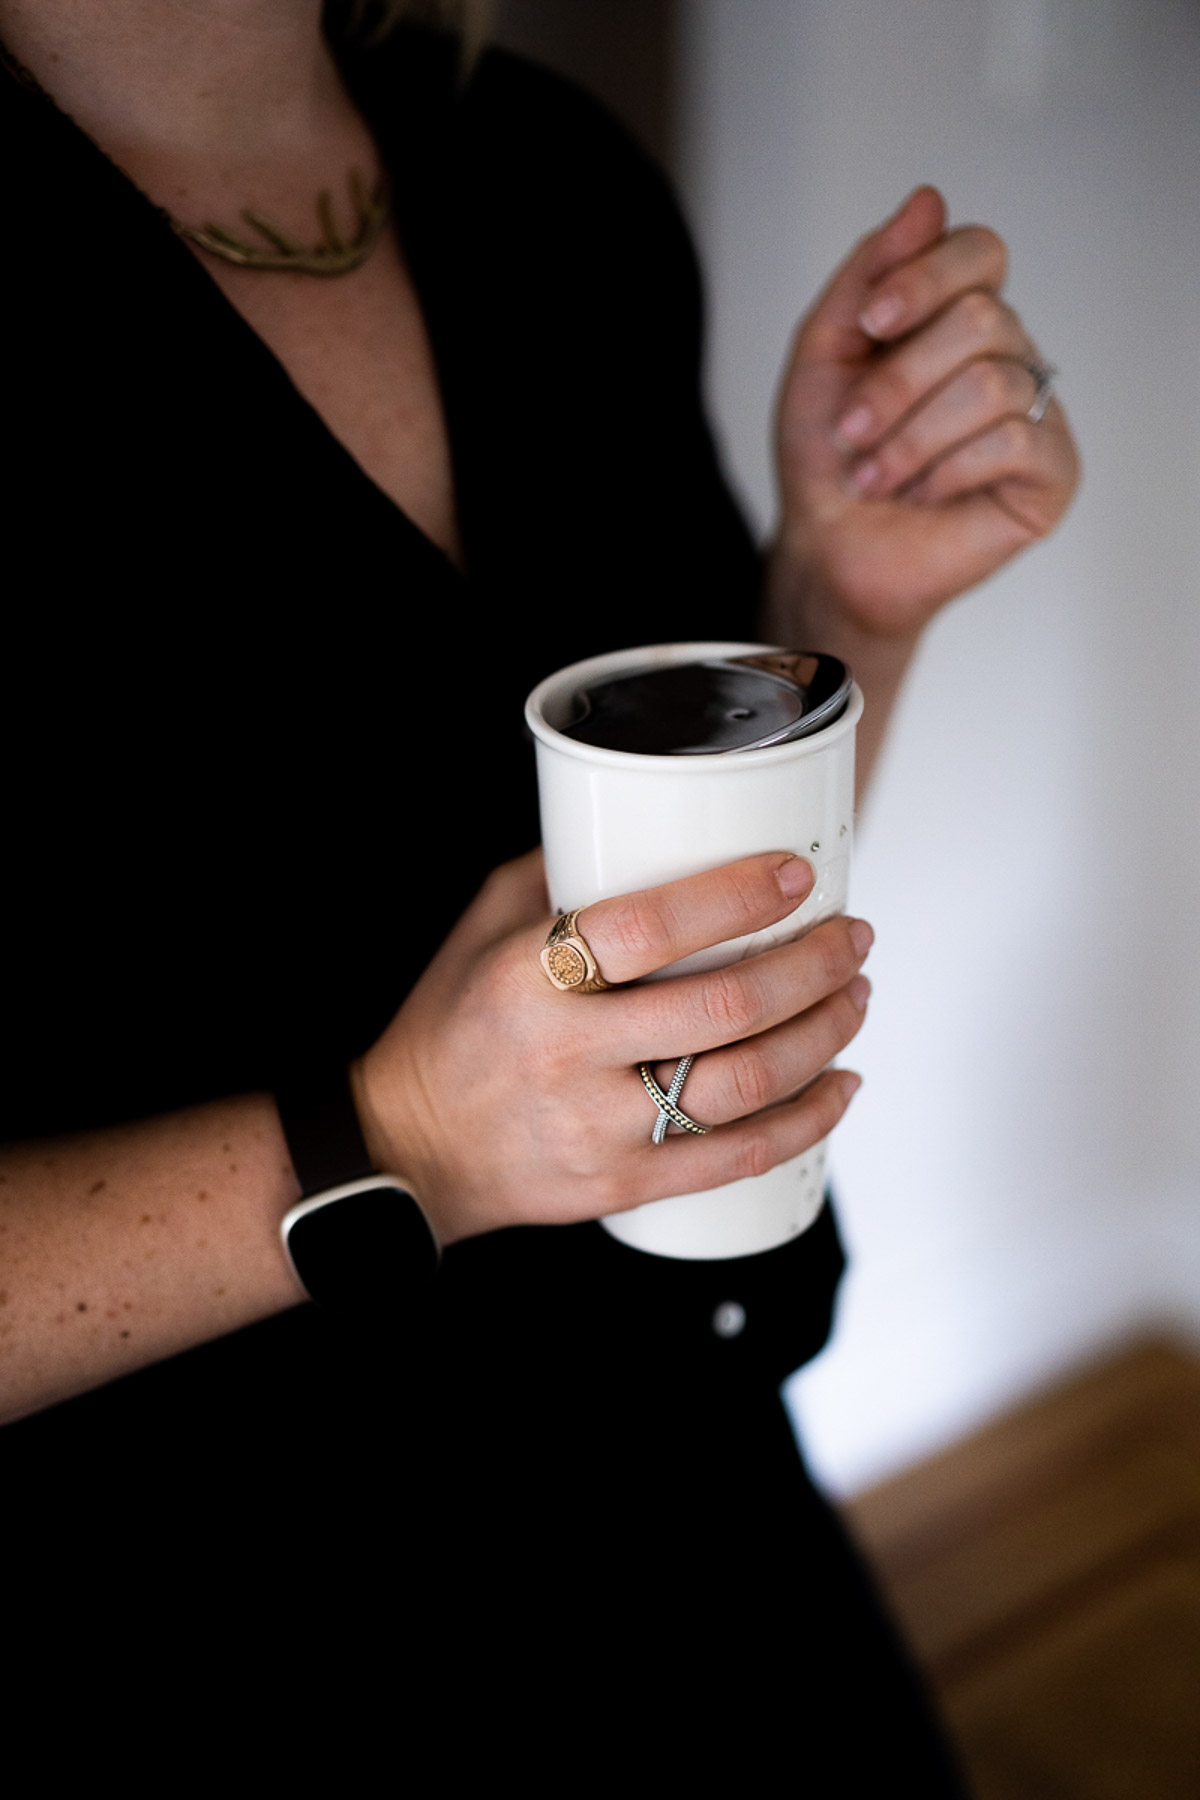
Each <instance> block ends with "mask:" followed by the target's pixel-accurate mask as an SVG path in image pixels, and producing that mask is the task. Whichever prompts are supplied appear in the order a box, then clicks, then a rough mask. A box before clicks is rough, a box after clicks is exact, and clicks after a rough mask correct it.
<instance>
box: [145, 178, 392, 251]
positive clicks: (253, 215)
mask: <svg viewBox="0 0 1200 1800" xmlns="http://www.w3.org/2000/svg"><path fill="white" fill-rule="evenodd" d="M349 181H350V197H351V199H352V200H353V202H354V210H355V212H356V214H357V216H358V218H357V232H356V235H355V237H354V239H353V241H352V242H350V243H347V242H346V240H345V239H344V238H343V237H342V236H341V235H340V234H339V232H338V229H337V226H336V225H335V224H334V219H333V202H332V200H331V199H330V196H329V193H328V191H327V190H326V191H325V192H322V193H320V194H318V195H317V218H318V219H319V221H320V224H321V230H322V232H323V234H324V236H323V238H322V241H321V242H320V243H319V244H317V245H316V246H315V247H314V248H312V249H309V248H308V246H307V245H305V244H300V243H297V241H296V239H295V238H294V237H290V236H289V235H288V233H287V232H286V231H281V230H280V229H279V227H278V225H273V224H272V223H271V221H270V219H265V218H264V217H263V215H262V214H261V213H260V212H255V211H254V209H253V208H252V207H249V206H247V207H243V209H242V217H243V219H244V220H245V221H246V223H247V225H250V226H253V228H254V230H255V231H257V232H258V234H259V236H260V237H263V238H265V239H266V241H267V243H268V244H269V245H270V248H269V249H267V250H264V249H262V248H260V247H259V245H257V244H247V243H245V242H243V240H242V239H241V238H237V237H234V235H233V233H232V232H231V231H226V230H225V228H224V226H222V225H212V224H209V225H205V226H204V227H203V228H202V229H199V228H197V227H196V226H194V225H185V224H183V223H182V221H181V220H179V219H176V218H174V217H172V218H171V225H172V227H173V229H174V230H175V231H177V232H178V233H179V235H180V237H182V238H187V240H188V242H189V243H191V244H198V245H199V246H200V248H201V249H202V250H207V251H208V252H209V253H210V255H212V256H219V257H221V258H223V260H224V261H225V262H231V263H236V264H237V266H238V267H239V268H240V269H284V270H289V271H290V272H291V273H292V274H294V275H349V273H350V272H351V270H352V269H357V268H359V267H360V266H361V264H363V263H365V262H366V260H367V258H368V256H370V254H371V252H372V250H373V249H374V248H375V245H376V243H377V242H378V240H379V234H380V232H381V231H382V230H383V227H384V225H385V223H386V222H387V216H388V213H389V211H390V210H391V194H390V192H389V190H388V182H387V177H386V176H381V177H380V180H379V185H378V186H377V187H376V189H375V192H374V193H373V194H370V193H368V192H367V184H366V182H365V181H364V180H363V178H362V176H361V175H360V174H359V172H358V170H357V169H351V171H350V178H349Z"/></svg>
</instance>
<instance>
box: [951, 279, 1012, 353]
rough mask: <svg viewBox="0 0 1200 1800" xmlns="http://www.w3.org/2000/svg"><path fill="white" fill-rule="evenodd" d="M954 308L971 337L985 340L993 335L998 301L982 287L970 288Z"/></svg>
mask: <svg viewBox="0 0 1200 1800" xmlns="http://www.w3.org/2000/svg"><path fill="white" fill-rule="evenodd" d="M955 310H956V311H957V313H958V315H959V318H960V320H961V321H962V323H963V324H964V325H965V327H966V329H967V330H968V331H969V333H970V334H971V336H972V337H974V338H978V339H980V340H983V341H986V340H987V339H988V338H990V337H992V336H994V334H995V329H996V325H997V323H998V320H999V315H1000V310H1001V309H1000V303H999V301H998V300H997V299H996V296H995V295H994V294H989V293H987V292H986V290H985V289H983V288H972V289H971V291H970V293H968V294H963V295H962V297H961V298H960V299H959V300H958V301H957V303H956V307H955Z"/></svg>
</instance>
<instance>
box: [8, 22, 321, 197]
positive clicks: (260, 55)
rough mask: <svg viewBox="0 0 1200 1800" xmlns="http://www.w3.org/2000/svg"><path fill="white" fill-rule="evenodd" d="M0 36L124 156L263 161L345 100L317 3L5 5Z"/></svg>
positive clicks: (308, 135) (306, 134)
mask: <svg viewBox="0 0 1200 1800" xmlns="http://www.w3.org/2000/svg"><path fill="white" fill-rule="evenodd" d="M0 37H2V38H3V40H4V42H5V44H6V45H7V46H8V48H9V50H10V52H11V53H12V54H13V55H14V56H15V57H16V59H17V60H18V61H19V62H21V63H23V64H24V65H25V67H26V68H28V69H29V70H30V72H31V74H33V75H34V77H35V78H36V79H37V80H38V81H39V82H40V83H41V85H42V86H43V87H44V88H45V89H46V90H47V92H48V93H50V94H51V95H53V97H54V99H55V100H56V101H57V102H58V104H59V105H60V106H61V107H62V108H63V109H64V111H66V112H69V113H70V114H71V116H72V117H73V118H74V119H75V120H76V121H77V123H78V124H80V125H82V126H83V127H84V129H85V130H87V131H88V132H89V133H90V134H91V135H92V136H93V137H95V138H96V139H97V141H98V142H99V143H101V144H102V145H103V146H104V147H105V148H106V149H107V150H109V151H110V153H111V154H114V155H116V156H117V157H118V159H119V160H120V159H122V157H123V156H124V155H132V157H133V159H134V160H135V161H137V160H141V159H143V158H144V157H145V156H146V155H147V154H152V155H159V156H162V155H166V156H171V157H174V158H188V157H195V158H198V159H200V158H208V159H211V158H213V157H217V158H219V159H220V160H221V161H222V162H223V163H224V164H225V165H226V166H229V165H231V164H235V163H241V164H247V165H257V166H261V165H262V164H263V162H264V160H265V161H267V162H274V161H276V160H278V159H281V158H286V157H287V156H288V155H289V153H290V152H292V151H293V150H294V149H295V148H296V147H298V146H300V145H303V144H305V143H311V142H312V139H313V136H314V134H318V135H319V134H320V133H321V132H322V130H323V129H324V128H326V127H327V123H328V117H329V114H330V112H331V109H332V110H336V108H337V106H338V104H339V102H340V103H341V104H342V105H344V104H345V102H344V97H342V96H341V93H340V88H339V84H338V81H337V76H336V72H335V70H334V68H333V64H332V60H331V58H330V56H329V54H328V51H327V50H326V47H325V44H324V40H323V38H322V35H321V5H320V0H103V3H102V4H97V0H0Z"/></svg>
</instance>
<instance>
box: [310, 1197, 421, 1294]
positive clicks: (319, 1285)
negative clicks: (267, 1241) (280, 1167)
mask: <svg viewBox="0 0 1200 1800" xmlns="http://www.w3.org/2000/svg"><path fill="white" fill-rule="evenodd" d="M287 1247H288V1252H289V1254H290V1256H291V1259H292V1263H293V1265H294V1267H295V1270H296V1273H297V1275H298V1276H299V1277H300V1280H301V1281H302V1282H303V1284H304V1287H305V1289H306V1290H307V1292H308V1293H309V1295H310V1296H311V1298H312V1299H314V1300H316V1301H317V1302H318V1304H319V1305H321V1306H329V1307H336V1308H337V1310H338V1311H340V1312H350V1313H354V1314H356V1315H365V1314H366V1313H368V1312H369V1311H375V1312H377V1313H379V1312H383V1311H386V1312H387V1313H388V1314H392V1315H394V1314H395V1312H396V1310H397V1308H403V1307H404V1306H405V1305H406V1304H407V1303H411V1301H412V1300H413V1299H414V1298H415V1297H416V1296H417V1295H419V1294H423V1293H424V1292H425V1290H426V1289H427V1288H428V1286H429V1283H430V1281H431V1280H432V1278H433V1276H434V1273H435V1272H436V1269H437V1262H438V1253H437V1246H436V1244H435V1243H434V1240H433V1234H432V1232H431V1231H430V1229H429V1226H428V1224H427V1223H426V1220H425V1215H424V1213H423V1212H422V1211H421V1209H420V1207H419V1206H418V1205H417V1203H416V1201H415V1200H414V1199H413V1197H412V1195H411V1194H409V1193H406V1192H405V1190H404V1189H403V1188H402V1187H397V1186H395V1185H394V1184H393V1183H387V1184H382V1183H381V1184H380V1185H378V1186H372V1187H368V1188H364V1189H363V1190H362V1191H360V1192H358V1193H350V1194H342V1195H340V1196H333V1197H331V1198H329V1199H325V1198H324V1197H323V1196H317V1198H316V1200H315V1201H314V1203H313V1204H312V1205H311V1206H309V1207H308V1208H306V1209H304V1210H302V1211H300V1212H299V1215H298V1216H297V1217H296V1218H294V1219H293V1221H292V1224H291V1226H290V1228H289V1229H288V1233H287Z"/></svg>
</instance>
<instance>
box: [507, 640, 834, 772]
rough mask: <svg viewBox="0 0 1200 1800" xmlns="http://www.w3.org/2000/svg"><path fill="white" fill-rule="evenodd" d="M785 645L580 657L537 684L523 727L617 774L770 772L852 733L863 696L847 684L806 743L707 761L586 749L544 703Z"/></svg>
mask: <svg viewBox="0 0 1200 1800" xmlns="http://www.w3.org/2000/svg"><path fill="white" fill-rule="evenodd" d="M789 648H791V646H788V645H786V644H751V643H728V642H725V641H719V640H711V641H703V642H693V643H671V644H640V645H637V646H635V647H633V648H631V649H628V650H609V651H606V652H605V653H604V654H603V655H602V656H589V657H585V658H584V659H583V661H582V662H577V663H568V664H567V666H566V667H565V668H563V669H556V670H555V672H554V674H553V675H547V676H545V677H544V678H543V680H541V681H539V682H538V684H537V686H536V687H535V688H534V689H533V691H532V692H531V693H530V695H529V697H528V699H527V700H526V702H525V722H526V724H527V725H528V726H529V729H530V731H532V733H533V734H534V736H535V738H537V740H538V742H539V743H542V744H544V745H545V746H546V747H547V749H550V750H554V751H557V752H558V753H559V754H560V755H563V756H573V757H575V758H577V759H578V760H579V761H580V762H586V763H591V764H592V765H593V767H599V768H620V769H630V770H632V769H639V768H640V769H658V770H660V771H661V769H662V767H663V764H664V763H670V764H671V769H672V773H673V774H674V773H675V772H676V771H678V773H680V774H684V773H687V774H693V775H715V774H717V773H720V772H728V773H730V774H736V773H737V772H738V771H739V770H743V771H744V770H746V769H748V768H763V767H769V766H770V765H771V764H772V763H780V762H791V761H793V760H795V759H796V758H797V757H801V756H814V755H816V754H817V753H818V752H819V751H821V750H824V749H826V748H827V747H828V746H830V745H831V744H833V743H836V742H837V741H838V740H839V739H840V738H842V737H844V736H845V734H846V732H848V731H853V729H854V727H855V726H856V725H857V724H858V721H859V719H860V718H861V717H862V710H863V696H862V690H861V689H860V687H859V685H858V683H857V682H856V681H852V683H851V687H850V697H849V699H848V700H847V702H846V706H845V710H844V711H843V712H842V713H841V715H840V716H839V717H838V718H836V719H835V720H834V721H833V723H832V724H830V725H826V726H825V727H824V729H823V730H821V731H814V732H813V733H812V734H811V735H810V736H808V737H799V738H792V739H790V740H789V741H788V742H786V743H782V744H765V745H763V747H762V748H761V749H758V750H736V751H729V750H718V751H715V752H713V753H712V754H711V755H705V754H704V753H700V754H699V755H690V756H649V755H647V754H645V753H644V752H642V751H636V750H610V749H606V748H604V747H602V746H600V745H598V744H585V743H583V742H581V741H580V739H578V738H570V737H567V736H565V734H564V733H563V732H561V731H560V730H558V728H557V727H556V726H554V725H552V724H551V723H550V721H549V719H547V717H546V713H545V708H546V704H547V702H548V701H549V702H550V703H553V701H554V700H555V699H556V698H558V697H559V695H560V693H561V690H562V688H563V687H564V686H569V687H570V688H572V689H573V688H576V687H581V686H582V685H583V684H584V683H585V682H587V681H591V680H595V679H596V678H598V677H600V676H604V675H618V674H620V673H621V671H622V670H623V669H626V668H629V669H634V668H641V667H645V666H647V665H650V666H653V665H654V664H656V663H657V664H658V665H660V666H661V667H663V668H670V667H671V666H672V665H673V664H675V663H681V662H700V661H702V660H703V659H705V658H708V657H729V656H756V655H764V654H771V653H775V652H779V651H781V650H782V651H786V650H788V649H789Z"/></svg>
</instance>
